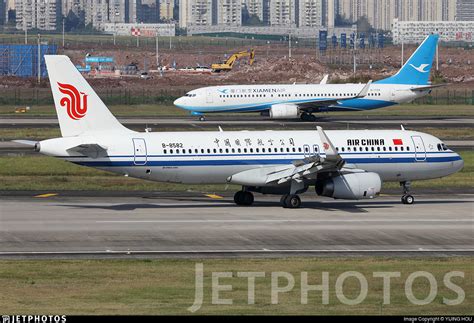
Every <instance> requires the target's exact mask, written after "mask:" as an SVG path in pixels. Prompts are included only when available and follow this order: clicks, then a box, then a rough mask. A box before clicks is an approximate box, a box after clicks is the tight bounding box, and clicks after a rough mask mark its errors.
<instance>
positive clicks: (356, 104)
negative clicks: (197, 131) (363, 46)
mask: <svg viewBox="0 0 474 323" xmlns="http://www.w3.org/2000/svg"><path fill="white" fill-rule="evenodd" d="M334 99H335V98H333V97H324V98H321V97H318V98H309V99H293V100H280V101H272V102H262V103H253V104H252V103H247V104H234V105H220V106H210V107H209V106H183V105H177V106H178V107H179V108H181V109H184V110H189V111H192V112H199V113H212V112H258V111H264V110H268V109H270V108H271V106H272V105H275V104H296V105H298V104H307V103H316V104H317V102H318V101H327V100H334ZM336 100H337V99H336ZM349 102H350V103H349ZM394 104H396V103H395V102H390V101H385V100H376V99H345V100H340V102H338V103H337V104H334V105H332V106H331V107H324V106H321V108H322V109H323V110H328V109H334V110H339V109H340V108H343V109H344V108H345V109H356V110H365V109H375V108H381V107H386V106H390V105H394ZM339 107H340V108H339Z"/></svg>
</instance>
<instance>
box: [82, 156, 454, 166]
mask: <svg viewBox="0 0 474 323" xmlns="http://www.w3.org/2000/svg"><path fill="white" fill-rule="evenodd" d="M344 160H345V161H346V162H347V163H350V164H396V163H420V162H428V163H442V162H450V161H456V160H461V157H459V156H448V157H427V158H426V160H424V161H417V160H416V159H415V158H414V157H408V158H404V157H402V158H398V157H397V158H345V159H344ZM292 161H293V160H292V159H242V160H222V159H221V160H160V161H155V160H152V161H150V160H149V161H147V163H146V166H238V165H285V164H291V162H292ZM73 162H74V163H76V164H78V165H83V166H93V167H127V166H136V165H135V164H134V161H133V160H125V161H73ZM140 166H142V165H140Z"/></svg>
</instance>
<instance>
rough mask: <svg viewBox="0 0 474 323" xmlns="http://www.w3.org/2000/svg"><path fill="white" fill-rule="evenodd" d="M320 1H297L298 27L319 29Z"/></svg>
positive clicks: (320, 22) (321, 14) (320, 24)
mask: <svg viewBox="0 0 474 323" xmlns="http://www.w3.org/2000/svg"><path fill="white" fill-rule="evenodd" d="M322 10H323V7H322V0H299V15H298V27H321V26H322V16H323V12H322Z"/></svg>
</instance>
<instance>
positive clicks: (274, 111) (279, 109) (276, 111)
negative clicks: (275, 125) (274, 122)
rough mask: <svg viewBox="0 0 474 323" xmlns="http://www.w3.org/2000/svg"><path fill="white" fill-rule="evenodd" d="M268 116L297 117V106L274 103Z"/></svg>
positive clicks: (277, 117) (275, 117)
mask: <svg viewBox="0 0 474 323" xmlns="http://www.w3.org/2000/svg"><path fill="white" fill-rule="evenodd" d="M270 118H272V119H288V118H298V107H297V106H296V105H293V104H275V105H272V107H271V108H270Z"/></svg>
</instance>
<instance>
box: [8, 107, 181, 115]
mask: <svg viewBox="0 0 474 323" xmlns="http://www.w3.org/2000/svg"><path fill="white" fill-rule="evenodd" d="M18 107H23V106H13V105H0V116H10V117H18V118H31V117H39V116H49V117H56V111H55V110H54V106H53V105H36V106H35V105H33V106H30V110H29V111H28V112H26V113H15V109H16V108H18ZM109 109H110V111H111V112H112V113H113V114H114V115H115V116H117V117H144V116H186V115H189V113H188V112H186V111H184V110H182V109H179V108H177V107H175V106H173V105H172V104H170V105H156V104H138V105H110V106H109Z"/></svg>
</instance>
